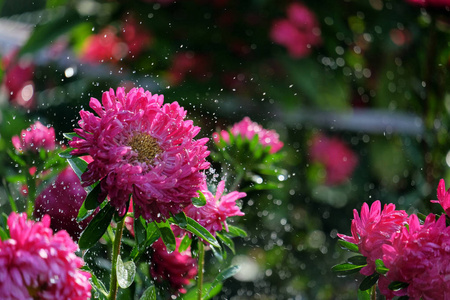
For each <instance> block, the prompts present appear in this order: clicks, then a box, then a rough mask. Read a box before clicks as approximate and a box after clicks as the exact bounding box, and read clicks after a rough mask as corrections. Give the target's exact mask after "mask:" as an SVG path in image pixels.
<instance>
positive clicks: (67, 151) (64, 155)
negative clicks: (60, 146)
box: [58, 148, 73, 158]
mask: <svg viewBox="0 0 450 300" xmlns="http://www.w3.org/2000/svg"><path fill="white" fill-rule="evenodd" d="M72 151H73V148H68V149H65V150H63V151H61V152H59V154H58V155H59V156H60V157H62V158H72V157H73V155H72V154H70V152H72Z"/></svg>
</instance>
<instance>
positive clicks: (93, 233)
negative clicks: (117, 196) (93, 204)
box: [78, 203, 114, 250]
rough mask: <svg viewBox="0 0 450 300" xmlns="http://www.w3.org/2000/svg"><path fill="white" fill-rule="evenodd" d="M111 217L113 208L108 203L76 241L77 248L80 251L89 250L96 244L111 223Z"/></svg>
mask: <svg viewBox="0 0 450 300" xmlns="http://www.w3.org/2000/svg"><path fill="white" fill-rule="evenodd" d="M113 215H114V207H112V206H111V205H110V204H109V203H108V204H106V205H105V207H103V208H102V209H101V210H100V211H99V212H98V214H96V215H95V217H94V218H93V219H92V221H91V222H90V223H89V225H88V226H87V227H86V229H85V230H84V231H83V233H82V234H81V237H80V240H79V241H78V246H79V247H80V249H82V250H84V249H89V248H91V247H92V246H94V245H95V244H96V243H97V241H98V240H99V239H100V238H101V237H102V236H103V234H104V233H105V231H106V229H107V228H108V226H109V224H110V223H111V219H112V217H113Z"/></svg>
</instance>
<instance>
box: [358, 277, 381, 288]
mask: <svg viewBox="0 0 450 300" xmlns="http://www.w3.org/2000/svg"><path fill="white" fill-rule="evenodd" d="M378 278H380V274H378V273H373V274H372V275H370V276H367V277H366V278H364V280H363V281H362V282H361V284H360V285H359V289H360V290H361V291H366V290H369V289H370V288H371V287H372V286H373V285H374V284H375V283H377V281H378Z"/></svg>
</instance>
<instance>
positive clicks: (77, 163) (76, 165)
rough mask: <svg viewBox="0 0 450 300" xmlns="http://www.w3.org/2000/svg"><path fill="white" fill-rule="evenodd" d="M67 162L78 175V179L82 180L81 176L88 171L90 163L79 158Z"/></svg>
mask: <svg viewBox="0 0 450 300" xmlns="http://www.w3.org/2000/svg"><path fill="white" fill-rule="evenodd" d="M67 161H68V162H69V165H70V166H71V167H72V169H73V171H74V172H75V174H77V176H78V178H80V180H81V175H82V174H83V173H84V172H85V171H86V169H87V166H88V163H87V162H86V161H85V160H83V159H81V158H79V157H72V158H69V159H67Z"/></svg>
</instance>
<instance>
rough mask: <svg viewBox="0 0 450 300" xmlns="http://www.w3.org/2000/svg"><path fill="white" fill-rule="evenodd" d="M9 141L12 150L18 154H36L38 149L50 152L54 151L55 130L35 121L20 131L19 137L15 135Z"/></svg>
mask: <svg viewBox="0 0 450 300" xmlns="http://www.w3.org/2000/svg"><path fill="white" fill-rule="evenodd" d="M11 140H12V143H13V146H14V148H16V150H17V151H19V152H28V151H30V152H38V151H39V150H40V149H45V150H47V151H52V150H54V149H55V129H54V128H53V127H49V128H48V127H46V126H44V125H42V123H41V122H39V121H36V123H34V124H32V125H31V126H30V127H28V128H27V129H25V130H22V132H21V134H20V136H17V135H15V136H13V137H12V139H11Z"/></svg>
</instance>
